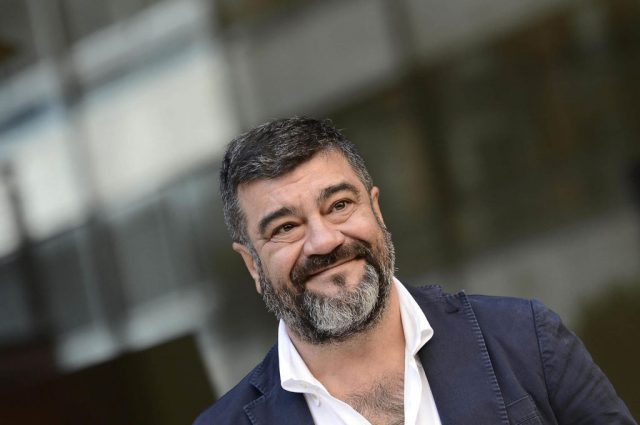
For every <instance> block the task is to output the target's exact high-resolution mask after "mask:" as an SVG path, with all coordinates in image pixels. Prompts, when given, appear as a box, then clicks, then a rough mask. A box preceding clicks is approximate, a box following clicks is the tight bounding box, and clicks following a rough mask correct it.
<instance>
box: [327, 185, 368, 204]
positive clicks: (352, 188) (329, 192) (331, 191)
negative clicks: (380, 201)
mask: <svg viewBox="0 0 640 425" xmlns="http://www.w3.org/2000/svg"><path fill="white" fill-rule="evenodd" d="M343 190H346V191H347V192H351V193H352V194H353V195H355V196H356V197H359V196H360V191H359V190H358V188H357V187H355V186H354V185H352V184H351V183H347V182H342V183H338V184H334V185H332V186H329V187H325V188H324V189H322V192H320V196H318V200H317V202H318V205H320V204H322V203H323V202H325V201H326V200H327V199H329V198H330V197H331V195H333V194H334V193H337V192H342V191H343Z"/></svg>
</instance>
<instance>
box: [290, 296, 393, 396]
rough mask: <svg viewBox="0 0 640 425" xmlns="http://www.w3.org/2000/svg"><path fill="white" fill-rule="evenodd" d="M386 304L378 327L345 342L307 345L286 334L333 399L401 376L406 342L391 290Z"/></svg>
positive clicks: (376, 325) (377, 324)
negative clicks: (378, 381) (381, 380)
mask: <svg viewBox="0 0 640 425" xmlns="http://www.w3.org/2000/svg"><path fill="white" fill-rule="evenodd" d="M387 302H388V305H387V307H386V309H385V311H384V312H383V315H382V317H381V318H380V320H379V321H378V323H376V324H375V325H374V326H373V327H372V328H371V329H368V330H367V331H364V332H362V333H360V334H357V335H354V336H353V337H351V338H349V339H348V340H346V341H342V342H339V343H330V344H310V343H308V342H304V341H301V340H300V339H299V338H297V337H296V336H295V335H294V334H293V333H289V335H290V337H291V341H292V342H293V345H294V346H295V347H296V349H297V350H298V353H299V354H300V357H302V359H303V360H304V362H305V364H306V365H307V367H308V368H309V371H310V372H311V373H312V374H313V376H315V377H316V379H318V380H319V381H320V382H321V383H322V384H323V385H324V386H325V388H327V390H328V391H329V392H330V393H331V394H333V395H334V396H337V397H339V398H341V397H340V395H341V394H345V393H349V392H350V391H352V390H354V389H357V388H362V387H367V386H369V385H370V384H371V383H372V381H376V380H380V379H384V378H387V377H389V376H392V375H393V376H396V375H398V374H400V376H402V375H403V374H404V349H405V340H404V332H403V329H402V319H401V316H400V302H399V299H398V293H397V290H396V288H395V287H394V286H392V288H391V290H390V292H389V299H388V301H387Z"/></svg>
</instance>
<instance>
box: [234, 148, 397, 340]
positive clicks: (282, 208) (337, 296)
mask: <svg viewBox="0 0 640 425" xmlns="http://www.w3.org/2000/svg"><path fill="white" fill-rule="evenodd" d="M238 198H239V201H240V206H241V208H242V210H243V212H244V214H245V217H246V228H247V234H248V236H249V239H250V240H251V242H252V245H253V250H254V251H253V252H252V251H251V249H250V248H248V247H245V246H243V245H240V244H237V243H236V244H234V249H235V250H236V251H238V252H239V253H240V254H241V255H242V257H243V259H244V261H245V264H246V265H247V268H248V269H249V272H250V273H251V275H252V277H253V278H254V280H255V282H256V289H257V290H258V292H260V293H262V296H263V299H264V300H265V303H266V304H267V307H268V308H269V310H271V311H273V312H274V313H275V314H276V316H277V317H279V318H282V319H283V320H284V321H285V323H286V324H287V326H288V328H289V329H290V330H291V331H293V333H294V334H296V335H297V336H298V337H300V338H301V339H303V340H305V341H308V342H312V343H323V342H329V341H339V340H343V339H345V338H347V337H349V336H350V335H353V334H354V333H357V332H360V331H362V330H364V329H367V328H369V327H370V326H371V325H372V324H373V323H375V322H376V320H377V319H378V318H379V317H380V315H381V313H382V311H383V310H384V307H385V305H386V300H387V296H388V292H389V288H390V285H391V279H392V275H393V263H394V260H393V246H392V244H391V240H390V236H389V234H388V232H387V231H386V229H385V228H384V225H383V223H382V216H381V214H380V209H379V206H378V189H377V188H373V189H372V190H371V192H367V190H366V189H365V187H364V185H363V184H362V182H361V181H360V179H359V178H358V176H357V175H356V173H355V172H354V171H353V169H352V168H351V166H350V165H349V163H348V162H347V160H346V159H345V158H344V157H343V156H342V155H341V154H340V153H337V152H333V151H326V152H321V153H319V154H316V155H315V156H314V157H312V158H311V159H310V160H309V161H307V162H305V163H303V164H301V165H300V166H298V167H297V168H295V169H294V170H293V171H291V172H290V173H288V174H285V175H283V176H281V177H278V178H275V179H268V180H267V179H265V180H258V181H255V182H251V183H247V184H243V185H241V186H240V187H239V188H238Z"/></svg>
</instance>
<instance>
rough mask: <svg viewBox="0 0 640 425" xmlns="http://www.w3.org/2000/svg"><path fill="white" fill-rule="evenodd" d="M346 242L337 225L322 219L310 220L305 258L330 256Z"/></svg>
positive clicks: (304, 251) (305, 245)
mask: <svg viewBox="0 0 640 425" xmlns="http://www.w3.org/2000/svg"><path fill="white" fill-rule="evenodd" d="M344 241H345V236H344V235H343V234H342V232H341V231H340V230H338V229H337V228H336V227H335V225H333V224H331V223H327V222H326V221H324V220H323V219H322V218H318V219H314V220H309V222H308V223H307V235H306V240H305V243H304V247H303V253H304V255H305V256H307V257H308V256H311V255H323V254H329V253H330V252H332V251H333V250H334V249H336V248H337V247H338V246H340V245H342V244H343V243H344Z"/></svg>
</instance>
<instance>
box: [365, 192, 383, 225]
mask: <svg viewBox="0 0 640 425" xmlns="http://www.w3.org/2000/svg"><path fill="white" fill-rule="evenodd" d="M369 196H370V197H371V208H373V212H374V214H375V215H377V216H378V218H379V219H380V222H381V223H382V224H384V219H383V218H382V211H380V204H379V203H378V197H379V196H380V189H378V187H377V186H373V187H372V188H371V192H369Z"/></svg>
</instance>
